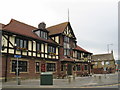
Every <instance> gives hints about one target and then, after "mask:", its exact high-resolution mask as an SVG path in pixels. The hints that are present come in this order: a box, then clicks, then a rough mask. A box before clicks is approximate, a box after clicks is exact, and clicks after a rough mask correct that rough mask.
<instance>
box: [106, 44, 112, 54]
mask: <svg viewBox="0 0 120 90" xmlns="http://www.w3.org/2000/svg"><path fill="white" fill-rule="evenodd" d="M110 45H113V44H112V43H111V44H107V50H108V53H109V46H110Z"/></svg>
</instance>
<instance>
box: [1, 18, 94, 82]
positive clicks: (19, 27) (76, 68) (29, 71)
mask: <svg viewBox="0 0 120 90" xmlns="http://www.w3.org/2000/svg"><path fill="white" fill-rule="evenodd" d="M0 25H1V27H2V28H1V29H0V32H1V33H2V36H1V38H0V39H1V41H2V43H1V47H2V49H1V53H2V59H1V62H2V74H0V75H1V76H0V77H2V79H4V80H5V81H7V80H10V79H15V78H16V74H15V72H16V67H17V58H16V57H15V56H16V55H18V56H20V58H18V67H19V77H21V78H22V79H27V78H39V77H40V74H41V72H52V73H53V76H54V78H59V77H66V76H67V75H76V76H78V75H80V76H85V75H89V74H90V73H91V72H90V71H91V64H89V62H88V61H90V59H91V55H92V53H90V52H88V51H86V50H84V49H83V48H81V47H80V46H78V45H77V41H76V37H75V35H74V32H73V30H72V27H71V25H70V22H65V23H62V24H58V25H54V26H51V27H48V28H46V24H45V23H44V22H41V23H40V24H39V25H38V28H36V27H33V26H30V25H27V24H25V23H22V22H20V21H17V20H15V19H11V21H10V22H9V23H8V24H7V25H4V24H0Z"/></svg>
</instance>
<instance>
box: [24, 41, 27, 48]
mask: <svg viewBox="0 0 120 90" xmlns="http://www.w3.org/2000/svg"><path fill="white" fill-rule="evenodd" d="M24 48H27V41H26V40H24Z"/></svg>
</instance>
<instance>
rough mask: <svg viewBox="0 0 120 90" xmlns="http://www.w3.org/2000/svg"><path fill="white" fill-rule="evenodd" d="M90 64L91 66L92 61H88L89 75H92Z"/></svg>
mask: <svg viewBox="0 0 120 90" xmlns="http://www.w3.org/2000/svg"><path fill="white" fill-rule="evenodd" d="M90 64H91V61H90V60H88V67H89V70H88V71H89V75H90Z"/></svg>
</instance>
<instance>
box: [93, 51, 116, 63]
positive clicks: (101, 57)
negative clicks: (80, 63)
mask: <svg viewBox="0 0 120 90" xmlns="http://www.w3.org/2000/svg"><path fill="white" fill-rule="evenodd" d="M92 60H95V61H101V60H114V57H113V53H106V54H96V55H92Z"/></svg>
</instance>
